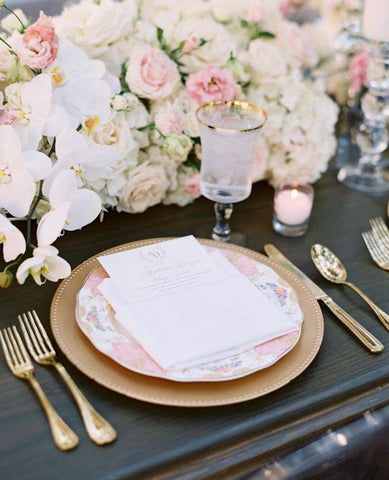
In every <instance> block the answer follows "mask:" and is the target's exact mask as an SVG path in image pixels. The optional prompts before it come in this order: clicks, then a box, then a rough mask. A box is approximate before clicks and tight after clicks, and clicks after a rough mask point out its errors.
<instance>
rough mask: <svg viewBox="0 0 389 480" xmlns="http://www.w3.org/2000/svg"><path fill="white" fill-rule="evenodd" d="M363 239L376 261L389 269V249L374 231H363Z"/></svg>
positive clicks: (384, 268)
mask: <svg viewBox="0 0 389 480" xmlns="http://www.w3.org/2000/svg"><path fill="white" fill-rule="evenodd" d="M362 237H363V240H364V241H365V244H366V247H367V249H368V251H369V253H370V256H371V258H372V259H373V260H374V262H375V263H376V264H377V265H378V266H379V267H380V268H382V269H383V270H389V251H387V250H386V249H385V248H384V247H383V245H382V244H380V243H379V242H378V240H377V238H376V237H375V236H374V235H373V233H372V232H363V233H362Z"/></svg>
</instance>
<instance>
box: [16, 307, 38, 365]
mask: <svg viewBox="0 0 389 480" xmlns="http://www.w3.org/2000/svg"><path fill="white" fill-rule="evenodd" d="M18 320H19V325H20V328H21V329H22V332H23V336H24V340H25V341H26V343H27V348H28V350H29V352H30V354H31V355H32V357H33V359H34V360H36V359H37V351H36V350H35V349H34V345H33V344H32V340H33V341H34V343H35V338H34V336H33V335H31V334H30V333H31V332H28V331H27V330H31V329H30V325H29V324H28V322H27V319H25V318H24V314H23V317H22V316H21V315H18ZM38 354H39V353H38Z"/></svg>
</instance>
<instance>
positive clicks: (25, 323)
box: [18, 313, 43, 355]
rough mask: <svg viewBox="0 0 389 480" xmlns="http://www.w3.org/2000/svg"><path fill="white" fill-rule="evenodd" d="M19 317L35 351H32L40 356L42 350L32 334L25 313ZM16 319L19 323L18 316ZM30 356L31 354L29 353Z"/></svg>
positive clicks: (35, 336)
mask: <svg viewBox="0 0 389 480" xmlns="http://www.w3.org/2000/svg"><path fill="white" fill-rule="evenodd" d="M21 317H22V319H23V323H24V325H25V326H26V330H27V331H28V336H29V338H30V341H31V342H32V344H33V345H34V347H35V350H33V351H34V352H36V355H41V354H42V353H43V352H42V348H41V346H40V345H39V343H38V339H37V335H35V334H34V331H33V329H32V325H31V321H30V319H29V318H28V317H27V315H26V314H25V313H23V314H22V316H21ZM18 318H19V321H20V315H19V317H18ZM30 351H31V350H30ZM31 354H32V352H31Z"/></svg>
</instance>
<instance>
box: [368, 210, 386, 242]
mask: <svg viewBox="0 0 389 480" xmlns="http://www.w3.org/2000/svg"><path fill="white" fill-rule="evenodd" d="M369 223H370V226H371V230H372V232H373V235H374V236H375V238H376V239H377V240H378V242H381V243H382V245H383V248H385V249H386V250H389V230H388V227H387V226H386V223H385V222H384V219H383V218H382V217H377V218H373V220H370V221H369Z"/></svg>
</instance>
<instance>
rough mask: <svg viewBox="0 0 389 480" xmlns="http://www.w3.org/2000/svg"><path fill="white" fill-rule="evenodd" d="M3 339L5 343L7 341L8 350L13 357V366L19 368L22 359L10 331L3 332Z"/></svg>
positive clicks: (8, 329) (22, 361)
mask: <svg viewBox="0 0 389 480" xmlns="http://www.w3.org/2000/svg"><path fill="white" fill-rule="evenodd" d="M4 335H5V339H6V341H7V340H8V348H9V349H10V350H11V356H13V358H14V360H15V362H14V363H15V365H17V366H20V365H21V364H22V363H24V359H23V357H22V355H21V353H20V350H19V348H18V346H17V344H16V341H15V338H14V336H13V333H12V330H11V329H10V328H7V329H6V330H5V331H4Z"/></svg>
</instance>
